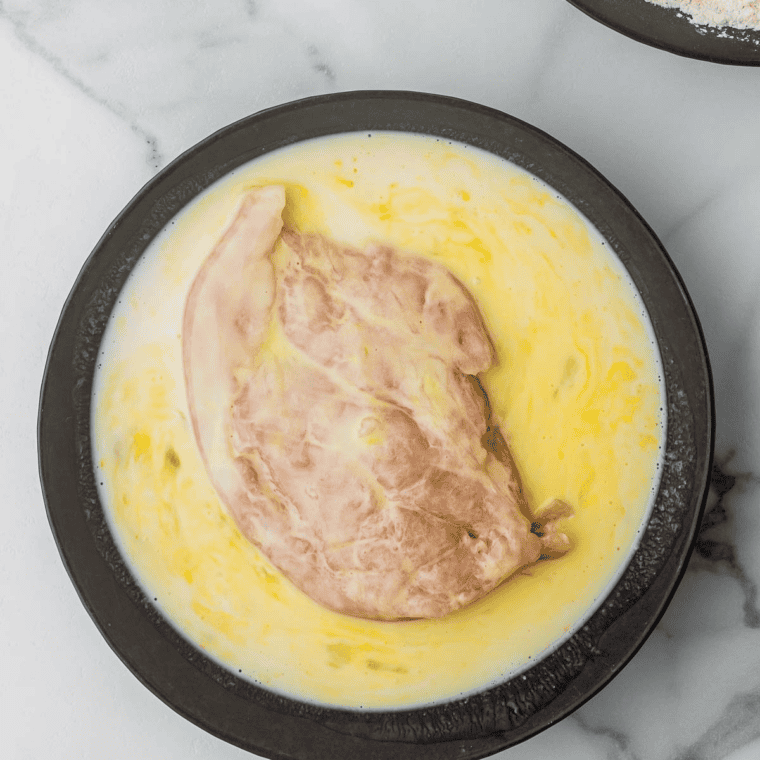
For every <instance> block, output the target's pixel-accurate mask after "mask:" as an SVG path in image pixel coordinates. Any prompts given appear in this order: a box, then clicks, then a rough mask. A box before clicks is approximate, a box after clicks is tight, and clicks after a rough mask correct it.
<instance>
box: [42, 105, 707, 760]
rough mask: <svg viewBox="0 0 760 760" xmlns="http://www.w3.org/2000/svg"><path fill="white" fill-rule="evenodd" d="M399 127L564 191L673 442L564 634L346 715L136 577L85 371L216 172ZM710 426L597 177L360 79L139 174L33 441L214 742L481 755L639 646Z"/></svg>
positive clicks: (536, 136) (590, 690) (56, 494)
mask: <svg viewBox="0 0 760 760" xmlns="http://www.w3.org/2000/svg"><path fill="white" fill-rule="evenodd" d="M362 130H367V131H370V132H371V131H372V130H393V131H402V132H410V133H422V134H428V135H434V136H437V137H444V138H447V139H452V140H457V141H460V142H463V143H467V144H470V145H473V146H476V147H479V148H482V149H485V150H487V151H490V152H492V153H494V154H496V155H498V156H501V157H503V158H506V159H508V160H510V161H512V162H514V163H515V164H517V165H518V166H521V167H523V168H525V169H527V170H529V171H530V172H532V173H533V174H535V175H537V176H538V177H539V178H540V179H542V180H543V181H545V182H546V183H547V184H549V185H550V186H552V187H553V188H555V189H556V190H557V191H558V192H559V193H561V194H562V195H564V196H565V197H566V198H567V199H569V200H570V201H571V202H572V203H573V204H575V206H576V207H577V208H578V209H579V210H580V211H581V212H582V213H584V214H585V215H586V217H587V218H588V219H589V220H590V221H591V222H592V224H594V225H595V226H596V227H597V229H598V230H599V231H600V232H601V234H602V235H603V236H604V238H605V239H606V240H607V242H608V244H609V245H610V246H611V247H612V249H613V250H614V251H615V253H616V254H617V256H618V257H619V258H620V260H621V261H622V262H623V264H624V265H625V266H626V267H627V269H628V272H629V273H630V276H631V278H632V279H633V281H634V283H635V285H636V287H637V288H638V290H639V292H640V294H641V297H642V299H643V302H644V304H645V306H646V308H647V310H648V313H649V317H650V319H651V322H652V325H653V327H654V332H655V335H656V339H657V343H658V346H659V350H660V354H661V358H662V364H663V369H664V383H665V386H666V398H667V439H666V444H665V447H666V450H665V456H664V462H663V466H662V476H661V482H660V486H659V492H658V494H657V497H656V502H655V505H654V508H653V511H652V513H651V516H650V518H649V520H648V523H647V525H646V529H645V532H644V533H643V537H642V539H641V543H640V545H639V546H638V548H637V550H636V551H635V553H634V555H633V557H632V559H631V561H630V563H629V565H628V566H627V568H626V570H625V571H624V573H623V575H622V577H621V578H620V580H619V582H618V583H617V585H616V586H615V587H614V589H613V590H612V592H611V593H610V594H609V595H608V596H607V597H606V599H604V601H603V602H602V603H601V605H600V606H599V607H598V609H597V610H596V612H595V613H594V614H593V615H592V616H591V617H590V618H589V619H588V620H587V622H586V623H585V625H583V627H582V628H581V629H580V630H578V631H577V633H575V634H574V635H573V636H572V637H571V638H570V639H568V640H567V641H566V642H565V643H564V644H563V645H562V646H560V647H559V648H558V649H556V650H555V651H553V652H552V653H551V654H549V655H548V656H546V657H545V658H544V659H542V660H540V661H538V662H537V663H536V664H535V665H534V666H533V667H531V668H530V669H529V670H527V671H525V672H523V673H521V674H520V676H519V677H515V678H513V679H511V680H507V681H505V682H503V683H501V684H499V685H497V686H494V687H492V688H488V689H484V690H483V691H482V692H480V693H477V694H475V695H471V696H469V697H468V698H467V699H458V700H457V699H455V700H451V701H449V702H447V703H443V704H438V705H435V706H432V707H427V708H424V709H404V710H398V711H372V712H366V711H365V712H354V711H350V710H342V709H333V708H327V707H320V706H316V705H314V704H306V703H302V702H299V701H297V700H294V699H288V698H285V697H282V696H279V695H276V694H273V693H272V692H269V691H266V690H264V689H261V688H258V687H256V686H254V685H252V684H251V683H250V682H248V681H244V680H242V679H240V678H237V677H236V676H235V675H233V674H232V673H231V672H229V671H227V670H226V669H224V668H222V667H220V666H219V665H217V664H215V663H214V662H212V661H211V660H210V659H208V658H207V657H206V656H205V655H204V654H203V653H202V652H201V651H200V650H199V649H197V648H196V647H195V646H194V645H192V644H190V643H188V642H187V641H185V640H184V639H183V638H182V637H181V636H180V635H179V634H178V633H177V632H176V631H175V629H174V628H173V627H172V626H171V625H170V624H169V623H168V622H167V621H166V619H165V618H164V617H162V615H161V614H160V613H159V612H158V610H157V609H156V608H155V607H154V606H153V604H152V603H151V600H150V599H148V598H146V596H145V595H144V594H143V592H142V591H141V589H140V588H139V587H138V586H137V584H136V582H135V580H134V579H133V577H132V575H131V573H130V571H129V569H128V568H127V566H126V564H125V563H124V561H123V560H122V557H121V556H120V554H119V551H118V550H117V548H116V545H115V542H114V539H113V537H112V535H111V533H110V531H109V528H108V525H107V523H106V520H105V517H104V513H103V508H102V505H101V503H100V501H99V498H98V492H97V489H96V483H95V478H94V470H93V462H92V453H91V452H92V443H91V430H90V405H91V395H92V384H93V375H94V372H95V366H96V361H97V356H98V351H99V347H100V342H101V338H102V336H103V332H104V330H105V327H106V324H107V322H108V319H109V315H110V314H111V311H112V309H113V307H114V305H115V303H116V301H117V299H118V296H119V293H120V290H121V288H122V287H123V285H124V283H125V281H126V279H127V277H128V275H129V274H130V272H131V271H132V269H133V267H134V266H135V264H136V262H137V261H138V259H139V258H140V256H141V255H142V253H143V252H144V251H145V249H146V247H147V246H148V245H149V244H150V242H151V241H152V240H153V238H154V237H155V236H156V235H157V234H158V233H159V232H160V231H161V229H162V228H163V227H164V226H165V225H167V224H168V223H169V222H170V220H171V219H172V218H173V217H174V216H175V214H177V213H178V212H179V211H180V210H181V209H183V207H185V206H186V205H187V204H189V203H191V202H192V201H193V200H194V199H195V198H196V196H197V195H198V194H199V193H201V192H202V191H204V190H205V189H206V188H207V187H209V185H211V184H212V183H214V182H215V181H216V180H218V179H219V178H220V177H223V176H224V175H225V174H227V173H228V172H230V171H231V170H233V169H235V168H236V167H238V166H240V165H241V164H244V163H246V162H248V161H250V160H252V159H254V158H256V157H257V156H261V155H262V154H264V153H267V152H269V151H271V150H273V149H276V148H280V147H282V146H285V145H289V144H292V143H295V142H298V141H300V140H303V139H306V138H313V137H319V136H324V135H331V134H336V133H342V132H355V131H362ZM713 435H714V412H713V398H712V385H711V377H710V371H709V365H708V359H707V354H706V349H705V344H704V340H703V337H702V333H701V330H700V327H699V323H698V321H697V317H696V315H695V313H694V309H693V307H692V305H691V301H690V300H689V297H688V295H687V293H686V291H685V289H684V287H683V283H682V282H681V279H680V278H679V276H678V274H677V272H676V271H675V269H674V267H673V264H672V263H671V261H670V259H669V258H668V256H667V254H666V253H665V251H664V250H663V248H662V246H661V245H660V243H659V242H658V241H657V239H656V238H655V236H654V235H653V233H652V231H651V230H650V229H649V228H648V227H647V225H646V224H645V223H644V222H643V221H642V219H641V218H640V217H639V216H638V214H637V213H636V211H635V210H634V209H633V208H632V207H631V205H630V204H629V203H628V202H627V201H626V200H625V198H623V197H622V196H621V195H620V193H618V192H617V191H616V190H615V189H614V188H613V187H612V186H611V185H610V184H609V183H608V182H607V181H606V180H605V179H604V178H603V177H601V176H600V175H599V174H598V173H597V172H596V171H595V170H594V169H593V168H591V167H590V166H589V165H588V164H587V163H585V161H583V160H582V159H581V158H579V157H578V156H577V155H575V154H574V153H573V152H572V151H570V150H569V149H568V148H566V147H564V146H563V145H561V144H560V143H558V142H557V141H556V140H553V139H552V138H550V137H549V136H547V135H546V134H544V133H542V132H540V131H539V130H537V129H535V128H534V127H531V126H529V125H527V124H525V123H523V122H520V121H518V120H517V119H514V118H512V117H510V116H507V115H505V114H503V113H500V112H498V111H494V110H491V109H489V108H485V107H483V106H478V105H474V104H472V103H467V102H464V101H461V100H455V99H452V98H446V97H440V96H434V95H423V94H416V93H405V92H355V93H343V94H337V95H327V96H322V97H316V98H310V99H307V100H302V101H298V102H295V103H290V104H287V105H284V106H281V107H278V108H273V109H270V110H268V111H264V112H262V113H259V114H256V115H254V116H251V117H249V118H247V119H243V120H242V121H239V122H237V123H236V124H233V125H232V126H229V127H227V128H225V129H223V130H221V131H220V132H217V133H216V134H215V135H213V136H211V137H209V138H208V139H207V140H205V141H203V142H202V143H200V144H199V145H197V146H196V147H194V148H192V149H191V150H189V151H188V152H187V153H185V154H184V155H182V156H181V157H180V158H178V159H177V160H176V161H174V163H172V164H171V165H170V166H168V167H167V168H166V169H164V170H163V171H162V172H161V173H160V174H159V175H158V176H157V177H156V178H155V179H154V180H152V181H151V182H150V183H148V185H146V187H144V188H143V189H142V190H141V191H140V192H139V193H138V195H137V196H136V197H135V199H134V200H133V201H132V202H131V203H130V204H129V205H128V206H127V208H126V209H125V210H124V211H123V212H122V213H121V214H120V215H119V217H118V218H117V219H116V221H115V222H114V223H113V224H112V225H111V227H110V228H109V229H108V230H107V231H106V233H105V235H104V236H103V238H102V240H101V241H100V242H99V243H98V245H97V247H96V248H95V250H94V251H93V253H92V254H91V256H90V257H89V259H87V262H86V263H85V265H84V267H83V269H82V272H81V274H80V275H79V278H78V280H77V282H76V284H75V285H74V288H73V290H72V292H71V295H70V296H69V299H68V301H67V302H66V306H65V308H64V310H63V313H62V315H61V318H60V321H59V323H58V327H57V329H56V333H55V337H54V339H53V343H52V347H51V349H50V355H49V357H48V363H47V368H46V370H45V377H44V381H43V386H42V395H41V402H40V413H39V456H40V473H41V479H42V486H43V490H44V494H45V499H46V503H47V509H48V516H49V519H50V524H51V527H52V529H53V533H54V534H55V538H56V541H57V542H58V547H59V549H60V552H61V556H62V558H63V561H64V564H65V565H66V568H67V570H68V572H69V574H70V576H71V579H72V581H73V583H74V585H75V586H76V588H77V590H78V592H79V595H80V597H81V599H82V602H83V603H84V605H85V607H86V608H87V610H88V611H89V613H90V615H91V616H92V618H93V620H94V621H95V624H96V625H97V626H98V628H99V629H100V631H101V633H102V634H103V636H104V637H105V638H106V640H107V641H108V643H109V644H110V645H111V647H112V648H113V649H114V651H115V652H116V654H117V655H118V656H119V657H120V658H121V659H122V660H123V661H124V663H125V664H126V665H127V667H129V668H130V670H132V672H133V673H134V674H135V675H136V676H137V677H138V678H139V679H140V680H141V681H142V682H143V683H144V684H145V685H146V686H147V687H148V688H149V689H151V690H152V691H153V692H154V693H155V694H156V695H157V696H159V697H160V698H161V699H162V700H164V701H165V702H166V703H167V704H168V705H169V706H171V707H172V708H173V709H175V710H176V711H177V712H178V713H180V714H181V715H184V716H185V717H186V718H188V719H189V720H191V721H193V722H194V723H196V724H197V725H199V726H201V727H202V728H204V729H206V730H207V731H209V732H211V733H212V734H215V735H216V736H218V737H221V738H222V739H224V740H226V741H228V742H231V743H233V744H236V745H238V746H240V747H243V748H245V749H248V750H251V751H253V752H256V753H257V754H260V755H264V756H266V757H271V758H330V760H341V759H342V758H345V760H355V758H364V759H367V760H368V759H370V758H373V759H377V760H380V759H381V758H387V760H403V759H404V758H409V760H412V759H413V760H426V759H430V760H432V759H433V758H435V759H436V760H440V759H441V758H458V760H467V759H468V758H481V757H485V756H487V755H490V754H492V753H495V752H497V751H499V750H502V749H504V748H506V747H509V746H511V745H513V744H516V743H517V742H520V741H523V740H524V739H527V738H528V737H530V736H532V735H534V734H536V733H537V732H539V731H541V730H542V729H544V728H547V727H548V726H550V725H551V724H553V723H555V722H556V721H558V720H560V719H561V718H563V717H564V716H566V715H568V714H569V713H570V712H572V711H573V710H575V709H576V708H577V707H579V706H580V705H581V704H582V703H583V702H585V701H586V700H587V699H589V697H591V696H592V695H593V694H595V693H596V692H597V691H598V690H599V689H601V688H602V687H603V686H604V685H605V684H606V683H607V682H608V681H609V680H610V679H611V678H612V677H613V676H614V675H615V674H616V673H618V672H619V671H620V669H621V668H622V667H623V665H625V663H626V662H627V661H628V660H629V659H630V658H631V657H632V656H633V655H634V653H635V652H636V651H637V650H638V648H639V647H640V646H641V645H642V643H643V642H644V640H645V639H646V637H647V635H648V634H649V633H650V632H651V630H652V629H653V627H654V626H655V624H656V623H657V621H658V619H659V618H660V616H661V615H662V613H663V612H664V610H665V608H666V606H667V604H668V602H669V601H670V598H671V596H672V595H673V593H674V590H675V588H676V586H677V585H678V582H679V580H680V578H681V576H682V574H683V572H684V569H685V566H686V562H687V559H688V557H689V554H690V551H691V547H692V543H693V540H694V537H695V531H696V528H697V526H698V524H699V520H700V517H701V512H702V509H703V507H704V500H705V497H706V493H707V487H708V478H709V473H710V464H711V458H712V448H713Z"/></svg>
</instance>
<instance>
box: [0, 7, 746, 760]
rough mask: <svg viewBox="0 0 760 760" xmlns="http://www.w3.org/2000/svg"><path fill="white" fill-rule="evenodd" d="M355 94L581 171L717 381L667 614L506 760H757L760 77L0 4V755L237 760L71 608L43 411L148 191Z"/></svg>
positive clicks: (573, 41)
mask: <svg viewBox="0 0 760 760" xmlns="http://www.w3.org/2000/svg"><path fill="white" fill-rule="evenodd" d="M354 89H406V90H417V91H424V92H433V93H440V94H446V95H454V96H458V97H461V98H465V99H468V100H472V101H475V102H478V103H482V104H485V105H488V106H492V107H494V108H497V109H500V110H502V111H505V112H507V113H509V114H512V115H514V116H517V117H519V118H521V119H523V120H525V121H527V122H529V123H531V124H533V125H535V126H537V127H539V128H540V129H542V130H544V131H546V132H548V133H549V134H551V135H553V136H554V137H556V138H558V139H559V140H561V141H562V142H564V143H565V144H566V145H568V146H569V147H571V148H572V149H574V150H575V151H577V152H578V153H579V154H581V155H582V156H583V157H584V158H586V159H587V160H588V161H589V162H591V164H593V165H594V166H595V167H596V168H597V169H598V170H599V171H601V172H602V173H603V174H604V175H605V176H606V177H607V178H608V179H609V180H610V181H611V182H612V183H613V184H614V185H616V186H617V187H618V189H619V190H620V191H621V192H622V193H623V194H624V195H625V196H627V198H628V199H629V200H630V201H631V202H632V203H633V205H634V206H635V207H636V208H637V209H638V210H639V212H640V213H641V214H642V215H643V217H644V218H645V219H646V220H647V221H648V223H649V224H650V225H651V227H652V228H653V229H654V231H655V232H656V234H657V235H658V236H659V237H660V239H661V240H662V241H663V243H664V244H665V247H666V248H667V250H668V251H669V253H670V255H671V257H672V258H673V260H674V261H675V263H676V266H677V267H678V269H679V271H680V273H681V275H682V276H683V278H684V280H685V282H686V285H687V287H688V289H689V291H690V293H691V296H692V297H693V300H694V302H695V305H696V308H697V311H698V314H699V316H700V319H701V321H702V325H703V327H704V331H705V335H706V338H707V342H708V347H709V351H710V356H711V360H712V366H713V371H714V379H715V389H716V408H717V415H718V428H717V441H716V457H715V461H716V467H715V471H714V479H713V481H714V482H713V488H712V490H711V496H710V500H709V502H708V510H709V511H708V514H707V517H706V521H705V527H704V529H703V531H702V534H701V536H700V539H699V544H698V548H697V551H696V552H695V554H694V557H693V559H692V561H691V563H690V566H689V569H688V572H687V574H686V576H685V578H684V580H683V582H682V584H681V586H680V587H679V589H678V592H677V594H676V596H675V598H674V600H673V602H672V604H671V606H670V608H669V610H668V612H667V613H666V615H665V617H664V618H663V620H662V621H661V623H660V624H659V625H658V627H657V629H656V630H655V631H654V633H653V634H652V635H651V637H650V638H649V639H648V641H647V643H646V644H645V646H644V647H643V649H642V650H641V651H640V652H639V653H638V654H637V655H636V657H635V658H634V659H633V661H632V662H631V663H630V664H629V665H628V666H627V667H626V668H625V669H624V670H623V672H622V673H621V674H620V675H619V676H618V677H617V678H616V679H615V680H614V681H613V682H612V683H611V684H610V685H609V686H608V687H607V688H605V689H604V690H603V691H602V692H601V693H600V694H599V695H597V696H596V697H595V698H593V699H592V700H591V701H590V702H588V703H587V704H586V705H585V706H584V707H582V708H581V709H580V710H578V711H577V712H576V713H575V714H573V715H572V716H570V717H569V718H567V719H565V720H564V721H562V722H561V723H559V724H557V725H555V726H553V727H551V728H550V729H548V730H547V731H545V732H544V733H542V734H540V735H539V736H537V737H535V738H533V739H531V740H529V741H528V742H526V743H524V744H522V745H520V746H518V747H516V748H514V749H512V750H508V751H506V752H504V753H502V754H500V755H498V757H508V758H509V759H510V760H520V759H521V758H525V759H526V760H527V759H528V758H531V760H535V759H536V758H557V757H562V758H563V760H604V759H606V760H718V759H719V758H720V759H721V760H722V759H723V758H730V759H731V760H748V759H749V758H760V600H758V593H757V589H758V584H759V583H760V548H758V547H760V306H759V304H758V295H759V294H760V69H757V68H743V67H732V66H722V65H716V64H711V63H706V62H700V61H695V60H690V59H687V58H681V57H678V56H675V55H671V54H669V53H666V52H663V51H660V50H656V49H654V48H651V47H647V46H645V45H642V44H639V43H637V42H634V41H632V40H630V39H628V38H626V37H624V36H622V35H620V34H618V33H616V32H614V31H612V30H610V29H607V28H605V27H603V26H601V25H600V24H598V23H596V22H595V21H593V20H592V19H590V18H589V17H587V16H585V15H584V14H583V13H581V12H579V11H578V10H576V9H575V8H574V7H572V6H571V5H570V4H569V3H567V2H565V0H476V1H475V2H472V3H463V2H459V1H455V0H440V1H439V2H437V3H433V2H425V0H386V2H384V3H373V2H370V1H369V0H290V2H288V3H281V2H277V1H276V0H217V1H216V2H214V3H211V2H209V3H178V2H173V1H172V0H133V1H132V2H128V3H115V2H97V1H96V0H71V1H70V2H65V3H64V2H62V1H61V0H2V1H1V2H0V113H2V118H1V119H0V190H1V192H2V203H0V221H1V226H0V229H2V237H3V244H2V251H3V265H4V266H5V274H4V276H3V277H2V278H0V331H1V333H0V334H1V335H2V346H3V349H4V355H5V357H6V359H5V361H4V362H2V364H0V417H1V418H2V420H3V424H2V428H1V429H0V430H1V432H0V463H1V464H0V467H2V474H3V482H4V483H5V485H6V489H7V490H6V497H5V500H4V503H5V507H4V509H3V518H4V519H3V523H4V524H3V530H2V538H1V539H0V547H1V548H2V552H1V553H0V585H1V587H2V594H1V595H0V642H1V645H2V655H0V657H2V673H3V689H2V696H0V702H1V703H2V725H3V728H2V732H1V733H2V745H3V755H4V756H5V757H8V758H14V760H15V758H26V757H28V758H37V757H48V758H51V759H53V758H73V757H79V758H101V757H103V756H105V755H106V754H107V755H108V756H109V757H110V758H113V759H114V760H117V759H118V758H130V759H131V758H134V757H142V758H161V759H162V760H170V759H171V758H177V759H179V758H182V759H183V760H184V759H185V758H188V757H214V758H219V759H222V758H240V759H241V760H242V758H244V757H250V755H249V754H247V753H245V752H243V751H242V750H239V749H237V748H235V747H232V746H230V745H227V744H225V743H224V742H222V741H219V740H217V739H216V738H214V737H212V736H210V735H208V734H206V733H204V732H203V731H202V730H201V729H199V728H196V727H195V726H194V725H192V724H190V723H189V722H187V721H186V720H184V719H183V718H181V717H179V716H178V715H176V714H175V713H174V712H173V711H172V710H171V709H170V708H168V707H166V706H165V705H164V704H163V703H162V702H160V701H159V700H158V699H157V698H156V697H154V696H153V695H152V694H151V693H150V692H149V691H148V690H147V689H145V688H144V687H143V686H142V685H141V684H140V683H139V682H138V681H137V679H136V678H135V677H134V676H132V675H131V674H130V673H129V672H128V671H127V669H126V668H125V667H124V666H123V665H122V663H121V662H120V660H119V659H118V658H117V657H116V655H114V654H113V653H112V651H111V650H110V649H109V647H108V646H107V644H106V643H105V641H104V640H103V639H102V637H101V636H100V634H99V633H98V631H97V630H96V628H95V626H94V625H93V623H92V622H91V620H90V618H89V617H88V615H87V612H86V611H85V609H84V608H83V606H82V605H81V603H80V602H79V599H78V597H77V594H76V592H75V590H74V588H73V586H72V584H71V583H70V581H69V579H68V577H67V575H66V571H65V569H64V567H63V564H62V562H61V560H60V558H59V555H58V552H57V550H56V546H55V543H54V540H53V536H52V534H51V531H50V529H49V527H48V523H47V519H46V515H45V509H44V505H43V499H42V494H41V490H40V485H39V480H38V476H37V453H36V429H35V426H36V414H37V403H38V394H39V388H40V383H41V379H42V373H43V368H44V363H45V357H46V354H47V350H48V347H49V344H50V340H51V338H52V335H53V330H54V328H55V324H56V321H57V319H58V315H59V313H60V310H61V308H62V306H63V303H64V300H65V299H66V296H67V295H68V293H69V290H70V288H71V287H72V285H73V283H74V280H75V278H76V276H77V273H78V271H79V269H80V268H81V266H82V264H83V263H84V261H85V258H86V257H87V255H88V254H89V252H90V251H91V250H92V248H93V246H94V245H95V243H96V242H97V241H98V239H99V237H100V235H101V234H102V233H103V231H104V230H105V228H106V227H107V226H108V224H109V223H110V222H111V220H112V219H113V218H114V217H115V216H116V214H117V213H118V212H119V211H120V210H121V208H122V207H123V206H124V205H125V204H126V203H127V202H128V201H129V200H130V198H131V197H132V196H133V195H134V194H135V193H136V192H137V191H138V190H139V189H140V187H141V186H142V185H143V184H144V183H145V182H146V181H147V180H149V179H150V178H151V177H152V176H153V175H154V174H155V173H156V172H157V171H159V170H160V169H161V168H162V167H164V166H166V164H167V163H168V162H169V161H171V160H172V159H173V158H174V157H176V156H177V155H178V154H179V153H180V152H182V151H184V150H185V149H187V148H189V147H190V146H192V145H193V144H194V143H195V142H197V141H198V140H200V139H201V138H203V137H205V136H207V135H208V134H210V133H211V132H213V131H215V130H217V129H219V128H220V127H222V126H225V125H226V124H228V123H230V122H232V121H234V120H236V119H239V118H241V117H243V116H246V115H248V114H251V113H253V112H255V111H257V110H260V109H262V108H265V107H268V106H272V105H276V104H280V103H284V102H287V101H290V100H294V99H297V98H301V97H305V96H308V95H315V94H320V93H328V92H335V91H345V90H354Z"/></svg>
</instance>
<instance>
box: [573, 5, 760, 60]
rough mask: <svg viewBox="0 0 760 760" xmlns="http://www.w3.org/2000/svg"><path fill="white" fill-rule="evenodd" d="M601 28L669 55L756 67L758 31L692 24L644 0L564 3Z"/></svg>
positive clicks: (759, 47) (673, 10)
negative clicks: (598, 24)
mask: <svg viewBox="0 0 760 760" xmlns="http://www.w3.org/2000/svg"><path fill="white" fill-rule="evenodd" d="M568 2H569V3H570V4H571V5H574V6H575V7H576V8H578V9H579V10H581V11H583V12H584V13H585V14H587V15H588V16H591V18H593V19H596V20H597V21H599V22H601V23H602V24H604V25H605V26H608V27H610V29H614V30H615V31H616V32H620V34H624V35H625V36H626V37H630V38H631V39H633V40H636V41H637V42H642V43H644V44H645V45H650V46H651V47H655V48H659V49H660V50H665V51H667V52H669V53H675V54H676V55H680V56H684V57H686V58H694V59H697V60H701V61H709V62H710V63H720V64H724V65H729V66H760V31H759V30H755V29H734V28H733V27H729V28H728V32H727V33H726V34H725V36H722V35H721V29H719V28H713V27H705V26H697V25H695V24H693V23H692V22H691V21H690V20H689V19H688V18H687V17H686V16H685V15H684V14H683V13H681V12H680V11H679V9H678V8H665V7H663V6H661V5H653V4H652V3H649V2H646V0H623V1H622V2H621V0H568Z"/></svg>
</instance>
